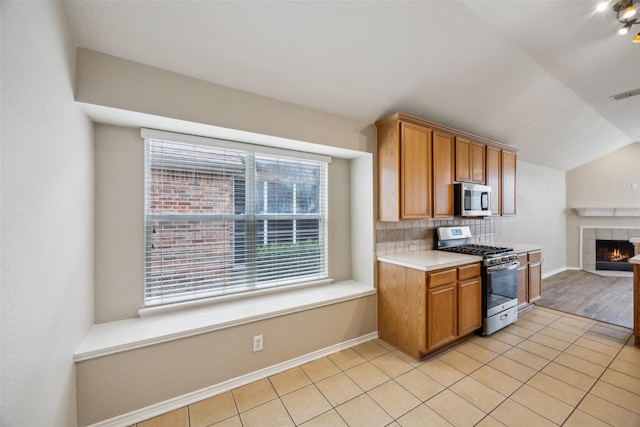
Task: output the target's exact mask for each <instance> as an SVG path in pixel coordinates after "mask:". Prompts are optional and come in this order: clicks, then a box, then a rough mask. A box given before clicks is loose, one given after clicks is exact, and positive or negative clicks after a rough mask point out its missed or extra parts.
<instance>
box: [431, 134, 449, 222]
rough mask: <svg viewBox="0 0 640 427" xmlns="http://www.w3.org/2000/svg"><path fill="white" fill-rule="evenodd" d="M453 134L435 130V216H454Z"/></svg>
mask: <svg viewBox="0 0 640 427" xmlns="http://www.w3.org/2000/svg"><path fill="white" fill-rule="evenodd" d="M453 160H454V158H453V136H452V135H449V134H447V133H444V132H440V131H434V132H433V217H434V218H451V217H453V173H454V172H453Z"/></svg>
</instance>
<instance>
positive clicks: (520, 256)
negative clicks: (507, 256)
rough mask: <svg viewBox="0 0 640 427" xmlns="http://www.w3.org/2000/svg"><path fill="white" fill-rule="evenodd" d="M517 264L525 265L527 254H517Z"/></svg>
mask: <svg viewBox="0 0 640 427" xmlns="http://www.w3.org/2000/svg"><path fill="white" fill-rule="evenodd" d="M518 262H519V263H520V265H524V266H526V265H527V262H528V261H527V254H518Z"/></svg>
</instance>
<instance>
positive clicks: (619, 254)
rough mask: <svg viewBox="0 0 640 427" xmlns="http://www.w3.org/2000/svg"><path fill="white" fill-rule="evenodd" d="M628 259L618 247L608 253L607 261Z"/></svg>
mask: <svg viewBox="0 0 640 427" xmlns="http://www.w3.org/2000/svg"><path fill="white" fill-rule="evenodd" d="M627 259H629V257H628V256H627V255H623V254H622V252H620V249H614V250H613V251H611V253H610V254H609V261H614V262H619V261H624V260H627Z"/></svg>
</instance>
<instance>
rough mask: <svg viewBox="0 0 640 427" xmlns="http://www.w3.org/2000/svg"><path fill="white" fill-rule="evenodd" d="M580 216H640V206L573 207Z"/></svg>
mask: <svg viewBox="0 0 640 427" xmlns="http://www.w3.org/2000/svg"><path fill="white" fill-rule="evenodd" d="M573 209H575V211H576V212H578V215H579V216H640V208H573Z"/></svg>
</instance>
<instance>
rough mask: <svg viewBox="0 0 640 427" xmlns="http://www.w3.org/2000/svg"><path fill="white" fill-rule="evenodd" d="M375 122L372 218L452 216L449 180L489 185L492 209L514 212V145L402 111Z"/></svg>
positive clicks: (401, 218)
mask: <svg viewBox="0 0 640 427" xmlns="http://www.w3.org/2000/svg"><path fill="white" fill-rule="evenodd" d="M376 127H377V129H378V221H400V220H404V219H423V218H453V215H454V208H453V202H454V195H453V184H454V182H455V181H460V182H472V183H477V184H487V185H490V186H491V188H492V198H491V213H492V215H515V213H516V181H515V180H516V152H517V150H515V149H514V148H511V147H509V146H506V145H503V144H500V143H497V142H494V141H490V140H488V139H485V138H482V137H480V136H476V135H471V134H468V133H465V132H461V131H458V130H455V129H452V128H449V127H446V126H442V125H439V124H437V123H432V122H428V121H426V120H423V119H420V118H418V117H413V116H410V115H408V114H404V113H395V114H392V115H390V116H387V117H384V118H382V119H380V120H378V121H376Z"/></svg>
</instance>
